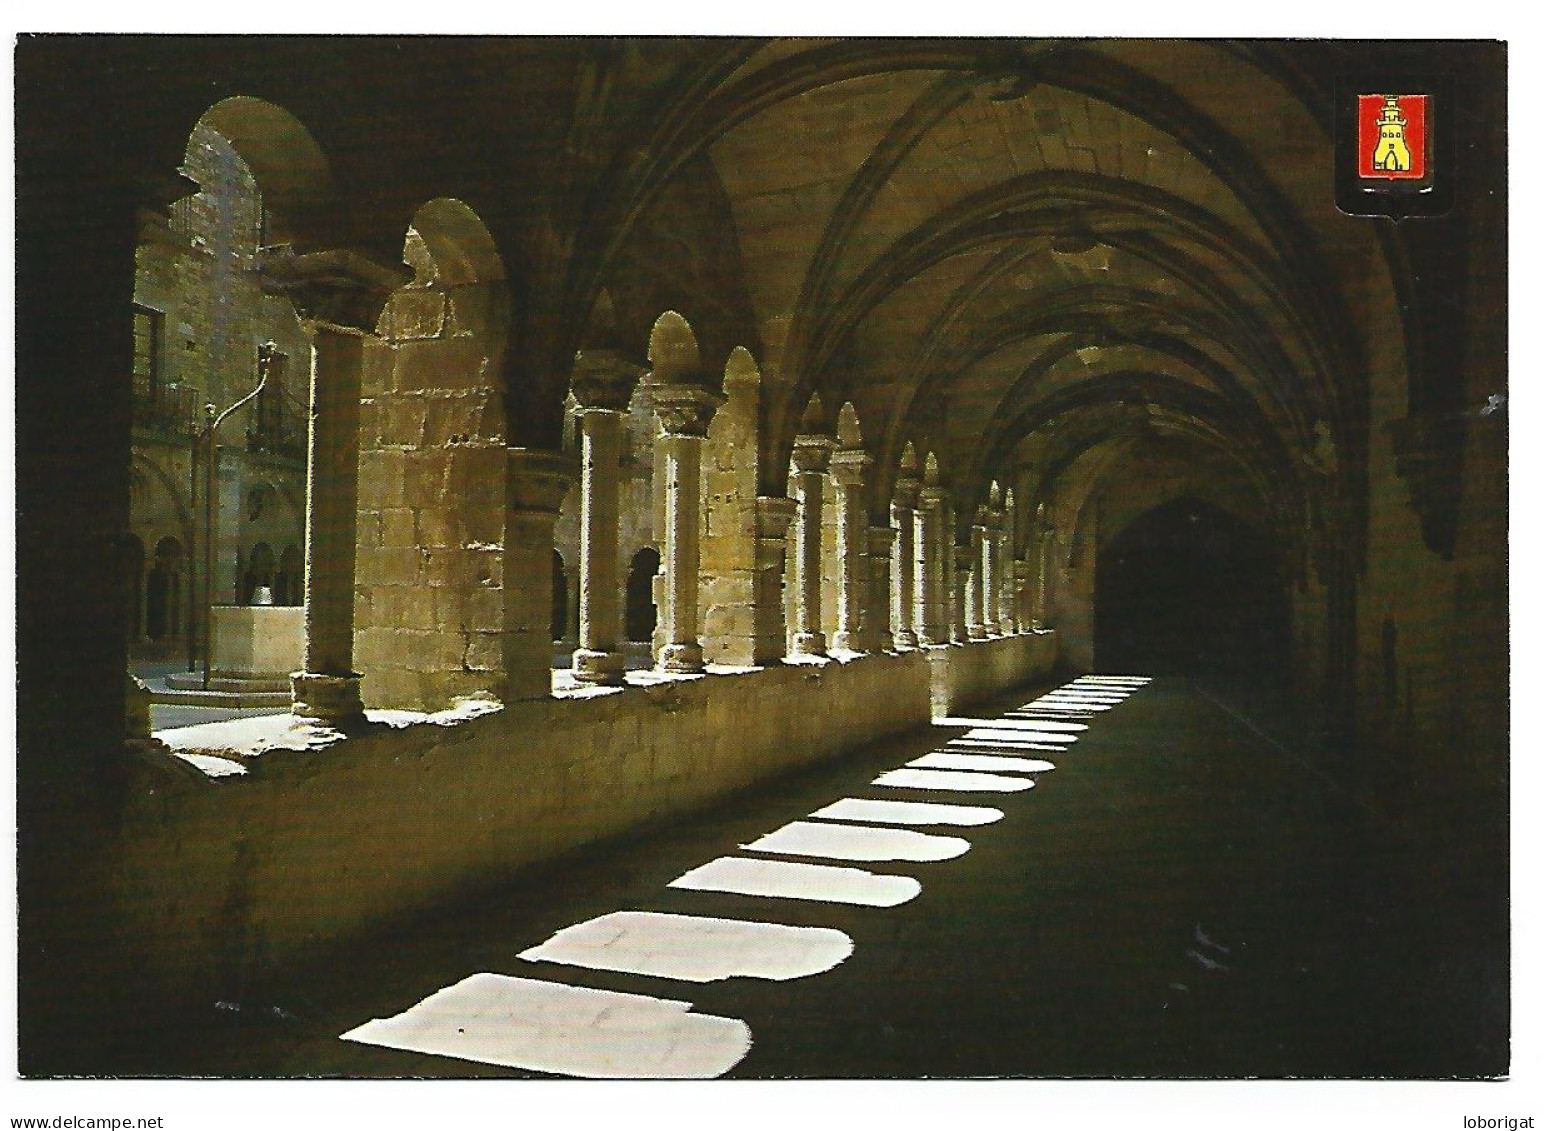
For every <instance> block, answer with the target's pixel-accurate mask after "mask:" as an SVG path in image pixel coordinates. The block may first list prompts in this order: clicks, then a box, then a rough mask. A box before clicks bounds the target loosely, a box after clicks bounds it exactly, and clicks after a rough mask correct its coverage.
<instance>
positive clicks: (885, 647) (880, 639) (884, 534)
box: [863, 526, 896, 652]
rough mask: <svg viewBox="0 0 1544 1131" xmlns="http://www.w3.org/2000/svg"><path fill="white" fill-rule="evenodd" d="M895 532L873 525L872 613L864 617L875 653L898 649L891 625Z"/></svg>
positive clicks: (866, 640) (865, 632)
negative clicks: (892, 565)
mask: <svg viewBox="0 0 1544 1131" xmlns="http://www.w3.org/2000/svg"><path fill="white" fill-rule="evenodd" d="M895 535H896V531H895V528H894V527H890V526H871V527H869V561H868V566H869V600H868V613H869V615H868V616H867V617H865V618H864V624H863V637H864V643H865V644H866V645H867V646H868V648H869V650H870V651H873V652H889V651H892V650H894V648H895V640H894V638H893V637H892V635H891V628H890V607H891V601H890V598H891V595H892V594H893V593H894V591H895V587H894V586H893V585H892V584H891V581H890V562H891V558H890V554H891V551H892V549H893V548H894V546H895Z"/></svg>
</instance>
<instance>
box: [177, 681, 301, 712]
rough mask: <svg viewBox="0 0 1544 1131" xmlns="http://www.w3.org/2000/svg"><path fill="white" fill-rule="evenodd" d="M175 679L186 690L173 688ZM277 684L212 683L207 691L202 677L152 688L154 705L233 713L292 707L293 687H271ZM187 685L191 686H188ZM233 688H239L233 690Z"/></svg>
mask: <svg viewBox="0 0 1544 1131" xmlns="http://www.w3.org/2000/svg"><path fill="white" fill-rule="evenodd" d="M173 678H177V684H178V685H183V686H178V685H173V684H172V680H173ZM273 682H275V681H271V680H269V681H258V680H252V681H239V680H230V679H225V680H216V679H211V680H210V681H209V690H208V691H205V690H204V689H203V680H202V678H201V677H199V676H193V675H185V676H182V677H168V678H167V679H166V680H164V681H162V680H156V681H154V682H152V683H150V684H149V687H150V702H151V703H159V704H163V705H168V706H179V707H224V708H227V709H230V710H245V709H247V708H249V707H288V706H289V705H290V690H289V686H288V685H287V684H285V685H284V686H283V688H282V689H277V688H275V687H273V686H271V684H272V683H273ZM187 684H191V686H186V685H187ZM232 684H237V685H239V686H231V685H232ZM265 685H267V686H265Z"/></svg>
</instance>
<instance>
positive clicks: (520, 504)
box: [505, 448, 579, 519]
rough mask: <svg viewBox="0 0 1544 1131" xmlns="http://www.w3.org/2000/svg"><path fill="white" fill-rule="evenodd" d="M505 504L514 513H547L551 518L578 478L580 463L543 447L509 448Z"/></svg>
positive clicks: (566, 454)
mask: <svg viewBox="0 0 1544 1131" xmlns="http://www.w3.org/2000/svg"><path fill="white" fill-rule="evenodd" d="M507 452H508V455H509V475H508V477H507V479H506V487H505V502H506V505H507V507H508V509H509V511H510V512H511V513H513V514H532V515H537V514H548V515H551V516H552V517H553V518H554V519H556V518H557V514H558V511H559V510H561V509H562V507H563V496H565V495H566V494H568V489H569V488H570V487H571V486H573V482H574V480H575V479H576V478H577V477H578V475H579V461H578V460H577V459H575V458H574V456H573V455H571V454H570V453H567V452H554V451H549V450H548V449H546V448H509V449H507Z"/></svg>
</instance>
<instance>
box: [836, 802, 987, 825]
mask: <svg viewBox="0 0 1544 1131" xmlns="http://www.w3.org/2000/svg"><path fill="white" fill-rule="evenodd" d="M810 816H811V817H821V818H824V819H825V820H828V821H882V822H884V823H886V824H891V825H966V826H973V825H990V824H993V823H994V822H996V821H1000V820H1002V819H1003V811H1002V810H1001V809H993V808H991V807H990V806H986V805H938V804H934V803H932V802H927V801H871V800H869V799H868V798H864V797H844V798H842V799H841V800H840V801H833V802H832V803H831V804H830V805H827V806H826V807H825V808H824V809H816V810H815V811H814V812H813V813H811V814H810Z"/></svg>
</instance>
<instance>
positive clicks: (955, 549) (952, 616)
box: [949, 523, 979, 644]
mask: <svg viewBox="0 0 1544 1131" xmlns="http://www.w3.org/2000/svg"><path fill="white" fill-rule="evenodd" d="M950 525H951V526H953V523H951V524H950ZM977 557H979V555H976V554H973V553H972V552H971V547H970V545H969V544H968V543H967V544H966V545H963V546H962V545H960V544H959V543H958V542H955V543H952V544H950V546H949V559H950V560H951V561H952V562H953V563H954V569H953V573H952V574H951V575H950V578H949V639H950V640H951V641H953V642H954V643H955V644H964V643H965V642H966V641H968V640H969V639H970V627H969V625H968V623H967V621H966V604H967V600H968V598H967V590H969V589H970V567H971V562H972V561H973V560H974V559H975V558H977Z"/></svg>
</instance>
